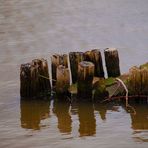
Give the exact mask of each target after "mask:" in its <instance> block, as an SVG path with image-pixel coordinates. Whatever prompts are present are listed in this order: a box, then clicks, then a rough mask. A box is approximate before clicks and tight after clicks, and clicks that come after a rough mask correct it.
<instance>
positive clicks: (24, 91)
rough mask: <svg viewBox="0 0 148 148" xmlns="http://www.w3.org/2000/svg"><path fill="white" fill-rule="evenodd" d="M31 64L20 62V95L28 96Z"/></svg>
mask: <svg viewBox="0 0 148 148" xmlns="http://www.w3.org/2000/svg"><path fill="white" fill-rule="evenodd" d="M30 82H31V64H30V63H26V64H22V65H21V67H20V95H21V97H30V86H31V84H30Z"/></svg>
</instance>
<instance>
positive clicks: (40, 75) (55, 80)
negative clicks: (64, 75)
mask: <svg viewBox="0 0 148 148" xmlns="http://www.w3.org/2000/svg"><path fill="white" fill-rule="evenodd" d="M39 77H41V78H44V79H48V80H51V79H50V78H48V77H45V76H43V75H39ZM52 81H56V80H54V79H52Z"/></svg>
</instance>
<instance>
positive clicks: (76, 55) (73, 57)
mask: <svg viewBox="0 0 148 148" xmlns="http://www.w3.org/2000/svg"><path fill="white" fill-rule="evenodd" d="M69 60H70V68H71V75H72V83H76V82H77V77H78V65H79V63H80V62H82V61H83V60H84V53H83V52H70V53H69Z"/></svg>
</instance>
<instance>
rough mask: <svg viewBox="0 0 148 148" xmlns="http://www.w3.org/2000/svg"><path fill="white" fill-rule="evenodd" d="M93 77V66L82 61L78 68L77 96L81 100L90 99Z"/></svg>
mask: <svg viewBox="0 0 148 148" xmlns="http://www.w3.org/2000/svg"><path fill="white" fill-rule="evenodd" d="M93 77H94V64H93V63H91V62H86V61H82V62H81V63H79V67H78V96H79V97H80V98H81V99H83V98H88V99H89V98H91V97H92V89H93V88H92V82H93Z"/></svg>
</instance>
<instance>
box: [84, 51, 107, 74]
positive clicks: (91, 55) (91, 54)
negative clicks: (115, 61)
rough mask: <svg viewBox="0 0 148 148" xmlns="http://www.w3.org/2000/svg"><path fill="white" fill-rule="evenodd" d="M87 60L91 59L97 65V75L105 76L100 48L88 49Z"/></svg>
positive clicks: (85, 54)
mask: <svg viewBox="0 0 148 148" xmlns="http://www.w3.org/2000/svg"><path fill="white" fill-rule="evenodd" d="M84 59H85V61H90V62H92V63H93V64H94V66H95V73H94V75H95V76H96V77H104V70H103V63H102V56H101V52H100V50H99V49H94V50H91V51H87V52H85V53H84Z"/></svg>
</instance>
